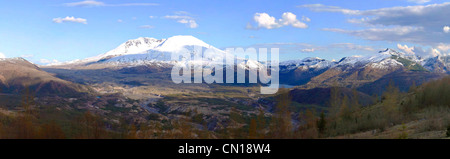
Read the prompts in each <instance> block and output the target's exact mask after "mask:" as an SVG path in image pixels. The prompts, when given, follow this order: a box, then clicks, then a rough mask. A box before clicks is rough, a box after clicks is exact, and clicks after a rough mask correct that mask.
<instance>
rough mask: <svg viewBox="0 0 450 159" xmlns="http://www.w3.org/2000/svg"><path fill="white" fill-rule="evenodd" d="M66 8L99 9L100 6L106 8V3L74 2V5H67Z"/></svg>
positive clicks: (88, 0) (89, 0)
mask: <svg viewBox="0 0 450 159" xmlns="http://www.w3.org/2000/svg"><path fill="white" fill-rule="evenodd" d="M64 5H65V6H68V7H98V6H105V3H103V2H98V1H92V0H86V1H81V2H72V3H65V4H64Z"/></svg>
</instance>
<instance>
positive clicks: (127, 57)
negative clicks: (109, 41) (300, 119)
mask: <svg viewBox="0 0 450 159" xmlns="http://www.w3.org/2000/svg"><path fill="white" fill-rule="evenodd" d="M183 49H185V50H187V51H188V52H189V53H190V54H191V55H199V56H202V57H203V59H200V60H195V59H182V60H181V61H177V62H176V61H174V60H172V58H171V57H172V55H173V54H180V51H182V50H183ZM206 50H208V51H206ZM219 55H222V56H219ZM221 57H222V58H227V57H230V58H233V59H234V54H231V53H227V52H225V51H223V50H220V49H217V48H215V47H213V46H211V45H209V44H207V43H205V42H203V41H202V40H199V39H197V38H195V37H193V36H183V35H179V36H173V37H170V38H168V39H161V40H158V39H155V38H144V37H141V38H138V39H133V40H129V41H127V42H125V43H123V44H121V45H120V46H118V47H117V48H115V49H113V50H111V51H108V52H106V53H104V54H100V55H98V56H95V57H90V58H86V59H84V60H74V61H69V62H65V63H55V64H51V65H50V66H58V65H93V64H96V65H108V66H110V65H112V66H129V67H133V66H139V65H150V64H154V65H160V66H161V65H165V64H170V65H173V64H187V63H189V64H202V65H203V66H207V65H211V64H214V63H222V61H223V60H222V58H221ZM237 65H238V66H240V67H242V68H247V69H248V68H257V67H259V66H261V65H262V64H261V63H259V62H257V61H255V60H244V59H240V58H238V59H237Z"/></svg>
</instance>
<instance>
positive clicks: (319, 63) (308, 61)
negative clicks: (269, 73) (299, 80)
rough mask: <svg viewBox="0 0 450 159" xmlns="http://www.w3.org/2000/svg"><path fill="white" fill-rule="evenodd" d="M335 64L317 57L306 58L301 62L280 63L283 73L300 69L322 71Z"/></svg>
mask: <svg viewBox="0 0 450 159" xmlns="http://www.w3.org/2000/svg"><path fill="white" fill-rule="evenodd" d="M335 64H336V63H335V62H332V61H328V60H325V59H321V58H318V57H308V58H305V59H302V60H289V61H284V62H281V63H280V65H281V66H284V68H283V70H284V71H289V70H293V69H302V70H308V69H324V68H329V67H332V66H334V65H335ZM283 70H282V71H283Z"/></svg>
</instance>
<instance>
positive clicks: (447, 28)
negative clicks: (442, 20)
mask: <svg viewBox="0 0 450 159" xmlns="http://www.w3.org/2000/svg"><path fill="white" fill-rule="evenodd" d="M442 30H443V31H444V33H450V27H449V26H444V28H442Z"/></svg>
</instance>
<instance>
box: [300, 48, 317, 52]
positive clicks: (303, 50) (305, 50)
mask: <svg viewBox="0 0 450 159" xmlns="http://www.w3.org/2000/svg"><path fill="white" fill-rule="evenodd" d="M301 51H302V52H314V51H316V49H314V48H310V49H302V50H301Z"/></svg>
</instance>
